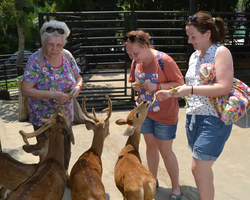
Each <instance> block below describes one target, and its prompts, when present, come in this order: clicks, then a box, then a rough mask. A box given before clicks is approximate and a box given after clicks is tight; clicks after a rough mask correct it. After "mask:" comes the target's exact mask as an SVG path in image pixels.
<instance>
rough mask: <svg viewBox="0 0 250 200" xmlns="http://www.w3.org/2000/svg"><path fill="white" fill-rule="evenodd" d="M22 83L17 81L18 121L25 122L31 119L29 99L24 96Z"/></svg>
mask: <svg viewBox="0 0 250 200" xmlns="http://www.w3.org/2000/svg"><path fill="white" fill-rule="evenodd" d="M21 84H22V81H17V86H18V91H19V97H18V121H19V122H25V121H28V119H29V112H28V102H27V98H26V97H24V96H23V95H22V88H21Z"/></svg>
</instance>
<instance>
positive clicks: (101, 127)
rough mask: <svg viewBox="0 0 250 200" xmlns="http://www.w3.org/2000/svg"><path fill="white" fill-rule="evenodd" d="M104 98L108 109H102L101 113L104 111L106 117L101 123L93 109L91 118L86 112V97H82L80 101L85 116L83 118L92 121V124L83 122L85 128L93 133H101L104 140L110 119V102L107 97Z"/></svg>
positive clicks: (107, 133) (87, 121)
mask: <svg viewBox="0 0 250 200" xmlns="http://www.w3.org/2000/svg"><path fill="white" fill-rule="evenodd" d="M106 98H107V100H108V108H105V109H103V110H102V112H104V111H106V112H107V117H106V119H104V120H103V121H101V120H99V119H98V118H97V116H96V112H95V109H94V108H92V115H93V116H91V115H89V114H88V112H87V110H86V107H85V100H86V97H84V98H83V100H82V110H83V113H84V114H85V116H86V117H87V118H89V119H91V120H93V121H94V122H92V121H89V120H86V121H85V126H86V128H87V129H88V130H93V131H94V133H103V136H104V138H105V137H107V136H108V135H109V118H110V116H111V113H112V102H111V100H110V98H109V97H108V96H107V95H106ZM98 137H99V136H98Z"/></svg>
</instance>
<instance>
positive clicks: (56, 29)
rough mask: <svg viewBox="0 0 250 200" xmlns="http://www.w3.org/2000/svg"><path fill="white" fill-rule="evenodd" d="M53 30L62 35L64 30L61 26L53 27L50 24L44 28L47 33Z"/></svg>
mask: <svg viewBox="0 0 250 200" xmlns="http://www.w3.org/2000/svg"><path fill="white" fill-rule="evenodd" d="M55 31H57V33H58V34H60V35H63V34H64V33H65V31H64V30H63V29H62V28H53V27H51V26H50V27H48V28H46V32H47V33H53V32H55Z"/></svg>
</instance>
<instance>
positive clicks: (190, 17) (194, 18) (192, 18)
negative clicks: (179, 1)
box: [187, 15, 198, 22]
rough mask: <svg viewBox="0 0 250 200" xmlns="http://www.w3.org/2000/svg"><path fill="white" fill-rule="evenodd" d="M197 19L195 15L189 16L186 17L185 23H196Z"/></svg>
mask: <svg viewBox="0 0 250 200" xmlns="http://www.w3.org/2000/svg"><path fill="white" fill-rule="evenodd" d="M197 19H198V17H197V16H196V15H194V16H191V15H190V16H189V17H188V19H187V21H190V22H197Z"/></svg>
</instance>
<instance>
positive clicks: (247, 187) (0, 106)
mask: <svg viewBox="0 0 250 200" xmlns="http://www.w3.org/2000/svg"><path fill="white" fill-rule="evenodd" d="M128 112H129V111H114V112H113V113H112V116H111V119H110V133H111V134H110V135H109V136H108V137H107V139H106V140H105V144H104V150H103V154H102V161H103V183H104V186H105V190H106V197H107V200H110V199H112V200H122V196H121V194H120V192H119V191H118V189H117V188H116V186H115V183H114V176H113V175H114V174H113V172H114V165H115V162H116V159H117V155H118V153H119V151H120V149H121V148H122V147H123V146H124V144H125V142H126V139H127V138H126V137H125V136H123V132H124V130H125V128H126V127H125V126H117V125H116V124H115V121H116V120H117V119H119V118H124V117H126V116H127V114H128ZM17 113H18V104H17V101H1V100H0V137H1V141H2V147H3V151H5V152H8V153H9V154H10V155H11V156H13V157H14V158H16V159H18V160H19V161H22V162H25V163H34V162H37V160H38V159H37V157H35V156H32V155H29V154H26V153H25V152H24V151H23V150H22V148H21V147H22V145H23V141H22V138H21V136H20V135H19V133H18V131H19V130H24V131H26V132H29V131H32V126H31V125H30V123H28V122H22V123H21V122H18V121H17ZM100 115H101V117H103V118H104V117H105V115H104V114H103V113H100ZM249 119H250V112H249V114H248V121H249V123H248V124H250V120H249ZM245 123H246V118H245V117H244V118H242V119H241V120H240V121H239V122H238V123H237V125H234V126H233V131H232V134H231V136H230V138H229V140H228V142H227V143H226V146H225V150H224V151H223V153H222V155H221V157H220V158H219V159H218V161H217V162H216V163H215V165H214V167H213V169H214V177H215V189H216V197H215V199H216V200H240V199H250V179H249V177H250V169H249V166H250V153H249V152H250V129H249V128H246V125H245ZM184 125H185V110H184V109H183V108H181V109H180V112H179V124H178V130H177V138H176V140H175V142H174V151H175V153H176V156H177V158H178V161H179V166H180V183H181V185H182V191H183V193H184V197H183V198H182V200H197V199H198V194H197V190H196V188H195V183H194V180H193V176H192V173H191V171H190V166H191V152H190V151H189V149H188V148H187V140H186V135H185V126H184ZM73 131H74V135H75V140H76V144H75V145H74V146H72V157H71V162H70V168H71V167H72V166H73V164H74V163H75V162H76V160H77V159H78V157H79V156H80V155H81V154H82V153H83V152H84V151H85V150H87V149H88V148H89V147H90V145H91V141H92V136H93V133H92V131H88V130H87V129H86V128H85V126H84V125H75V126H73ZM30 141H31V143H35V139H34V140H30ZM140 152H141V157H142V161H143V163H144V164H146V158H145V143H144V140H143V138H142V139H141V143H140ZM158 178H159V183H160V187H159V188H158V189H157V193H156V196H155V200H165V199H168V196H169V195H170V192H171V188H170V187H171V186H170V181H169V177H168V175H167V173H166V171H165V168H164V164H163V162H162V161H161V162H160V166H159V173H158ZM69 199H71V198H70V190H69V189H66V191H65V195H64V198H63V200H69Z"/></svg>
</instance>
